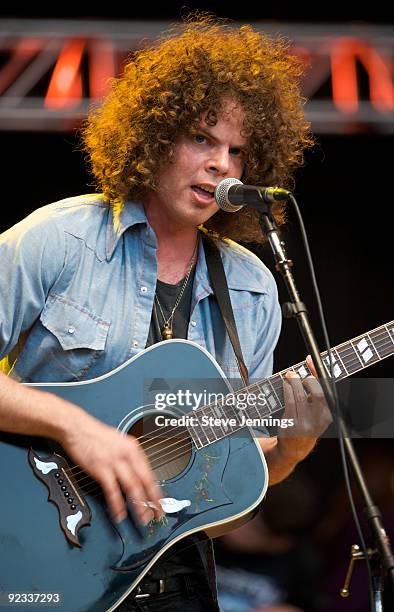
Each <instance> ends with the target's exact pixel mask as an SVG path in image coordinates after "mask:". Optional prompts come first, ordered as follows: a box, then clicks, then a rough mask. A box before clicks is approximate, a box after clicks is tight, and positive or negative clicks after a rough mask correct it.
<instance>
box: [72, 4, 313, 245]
mask: <svg viewBox="0 0 394 612" xmlns="http://www.w3.org/2000/svg"><path fill="white" fill-rule="evenodd" d="M174 34H175V35H174ZM288 47H289V43H288V42H287V41H285V40H283V39H280V38H278V39H271V38H269V37H268V36H265V35H264V34H262V33H260V32H257V31H256V30H254V29H253V28H252V27H251V26H250V25H243V26H241V27H238V28H235V27H233V26H231V25H229V24H227V23H226V22H225V20H221V19H216V18H214V17H213V16H212V15H198V17H197V18H196V17H194V18H192V19H189V20H186V22H185V23H183V24H181V25H177V26H175V30H174V29H172V30H171V31H170V32H169V33H167V34H166V35H165V36H164V35H163V37H162V38H161V39H159V40H158V41H156V43H155V44H154V45H153V46H151V47H149V48H146V49H141V50H138V51H136V52H134V54H133V55H132V57H131V58H130V60H129V61H128V63H127V64H126V66H125V69H124V73H123V75H122V76H121V77H120V78H118V79H114V80H113V82H112V87H111V90H110V92H109V94H108V96H107V98H106V99H105V100H104V102H103V104H102V106H100V107H99V108H98V109H96V110H92V111H91V113H90V114H89V116H88V118H87V119H86V121H85V122H84V124H83V126H82V128H81V134H82V142H83V145H82V146H83V148H84V150H85V152H86V153H87V159H88V163H89V165H90V169H91V171H92V174H93V176H94V178H95V185H96V186H97V187H98V188H99V189H100V190H101V191H102V192H103V194H104V196H105V197H106V198H107V199H108V200H109V201H110V202H115V201H116V202H118V203H119V202H120V203H122V202H124V201H126V200H134V201H136V200H141V199H143V196H144V193H147V191H149V190H156V189H157V184H156V182H155V181H156V177H157V173H158V170H159V167H160V166H161V164H162V163H165V162H166V160H168V158H169V155H170V154H171V148H172V146H173V144H174V142H175V140H176V138H177V137H178V136H179V135H180V134H182V133H187V132H190V130H192V129H193V128H194V127H195V126H196V125H197V123H198V121H199V120H200V119H201V115H202V114H203V113H204V112H208V115H207V116H208V121H209V123H210V124H211V125H214V124H215V123H216V121H217V117H218V114H219V113H220V110H221V108H222V103H223V101H224V100H225V99H229V98H231V99H233V100H235V101H236V102H238V103H240V104H241V106H242V109H243V111H244V114H245V120H244V130H243V135H244V136H246V137H248V138H249V147H248V151H247V156H246V165H245V171H244V173H243V176H242V180H243V181H244V182H246V183H250V184H265V185H281V186H283V187H287V188H291V186H292V173H293V171H294V170H295V169H296V168H297V167H298V166H300V165H301V164H302V163H303V151H304V150H305V148H307V147H309V146H311V145H312V144H313V137H312V135H311V132H310V124H309V123H308V122H307V121H306V119H305V116H304V113H303V109H302V106H303V99H302V97H301V94H300V88H299V78H300V76H301V75H302V73H303V66H302V63H301V62H300V61H299V60H298V59H297V58H296V57H294V56H292V55H290V54H289V53H288ZM273 212H274V215H275V217H276V219H277V221H278V222H279V223H281V222H283V221H284V219H285V210H284V207H283V205H279V204H278V205H275V207H274V209H273ZM205 227H206V228H207V229H209V230H211V231H214V232H216V233H218V234H219V235H221V236H227V237H229V238H232V239H234V240H241V241H246V242H252V241H255V240H261V238H262V233H261V229H260V225H259V221H258V214H257V212H256V211H255V210H252V209H248V208H246V207H245V208H244V209H242V210H241V212H240V213H239V214H237V215H231V214H228V213H225V212H223V211H219V212H218V213H216V214H215V215H214V216H213V217H211V219H209V220H208V222H206V223H205Z"/></svg>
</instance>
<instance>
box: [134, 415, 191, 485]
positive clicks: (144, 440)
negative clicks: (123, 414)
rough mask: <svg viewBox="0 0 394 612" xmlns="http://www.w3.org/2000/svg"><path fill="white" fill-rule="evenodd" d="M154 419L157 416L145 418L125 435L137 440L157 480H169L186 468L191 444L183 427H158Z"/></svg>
mask: <svg viewBox="0 0 394 612" xmlns="http://www.w3.org/2000/svg"><path fill="white" fill-rule="evenodd" d="M166 416H167V415H166ZM156 417H157V414H155V415H148V416H145V417H144V418H143V419H140V420H139V421H137V422H136V423H135V424H134V425H133V427H132V428H131V429H130V430H129V431H128V432H127V433H128V434H129V435H131V436H135V437H136V438H137V439H138V441H139V443H140V444H141V446H142V448H143V450H144V452H145V454H146V455H147V457H148V459H149V461H150V464H151V466H152V469H153V471H154V473H155V475H156V478H157V480H169V479H170V478H174V477H175V476H177V475H178V474H180V473H181V472H183V470H184V469H185V468H186V466H187V464H188V463H189V460H190V457H191V452H192V442H191V438H190V435H189V433H188V431H187V429H186V428H185V427H171V426H168V427H164V426H161V427H158V426H157V424H156V423H155V418H156Z"/></svg>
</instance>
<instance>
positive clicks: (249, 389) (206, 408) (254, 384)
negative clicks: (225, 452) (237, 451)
mask: <svg viewBox="0 0 394 612" xmlns="http://www.w3.org/2000/svg"><path fill="white" fill-rule="evenodd" d="M383 334H384V335H385V336H387V331H382V332H381V333H380V334H379V335H383ZM376 342H377V341H376ZM392 344H393V342H392V341H391V340H390V341H389V342H386V343H385V345H387V346H388V345H392ZM385 345H384V346H385ZM333 350H337V349H333ZM346 350H347V351H348V350H349V351H352V353H354V352H355V350H354V348H350V347H349V349H346ZM375 352H376V355H377V357H378V359H379V360H380V359H383V358H384V357H383V358H380V357H379V355H378V353H377V351H376V349H375ZM387 356H388V355H387ZM343 357H344V354H342V358H343ZM340 358H341V356H340ZM352 363H362V362H361V359H360V358H359V357H354V358H353V359H352V360H350V361H349V362H348V363H347V365H348V366H349V365H350V364H352ZM298 365H299V366H300V367H301V365H304V366H305V365H306V364H305V362H301V364H296V365H295V366H292V368H287V369H285V370H282V371H281V372H278V373H277V374H275V375H273V376H272V377H270V378H269V379H263V380H262V381H260V382H256V383H253V384H251V385H249V386H247V387H245V388H243V389H240V390H238V391H236V392H235V395H237V393H241V392H242V393H244V392H245V391H251V390H252V389H257V390H260V391H261V389H260V385H261V384H263V383H264V382H265V381H266V380H267V381H270V380H272V379H273V378H276V377H280V378H283V373H286V372H287V371H289V370H291V369H293V370H294V369H295V368H296V367H298ZM306 367H307V366H306ZM344 367H345V369H346V370H347V368H346V366H344ZM363 367H364V366H363ZM307 369H308V370H309V368H307ZM278 382H279V381H278ZM270 384H271V386H272V387H273V389H274V391H275V392H276V393H277V391H278V390H280V388H282V381H281V382H280V383H279V389H278V388H277V389H275V386H274V384H275V381H274V382H272V383H270ZM229 394H231V391H229ZM218 406H223V403H221V402H217V403H216V404H207V405H206V406H203V407H202V408H200V409H199V410H198V411H195V412H194V413H193V412H190V414H195V415H197V414H199V413H200V412H202V411H203V410H208V409H210V408H212V407H218ZM251 407H252V406H251ZM270 414H272V412H271V411H270ZM175 429H177V428H176V427H172V428H170V429H169V431H171V430H175ZM162 430H163V428H157V429H156V430H152V431H151V432H148V433H146V434H143V435H141V436H138V437H137V438H136V439H137V440H138V441H139V442H140V444H141V446H142V447H143V446H144V444H145V443H144V442H141V440H142V439H143V438H146V437H151V436H152V434H154V433H155V432H156V431H162ZM223 433H224V432H223ZM75 467H78V466H75ZM75 467H74V468H73V469H75Z"/></svg>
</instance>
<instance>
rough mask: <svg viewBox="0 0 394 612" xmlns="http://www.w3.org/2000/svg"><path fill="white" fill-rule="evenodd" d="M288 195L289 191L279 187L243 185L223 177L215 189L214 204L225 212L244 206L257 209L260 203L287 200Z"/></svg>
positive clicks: (236, 180)
mask: <svg viewBox="0 0 394 612" xmlns="http://www.w3.org/2000/svg"><path fill="white" fill-rule="evenodd" d="M290 195H291V192H290V191H287V189H282V188H281V187H256V186H254V185H244V184H243V183H242V181H239V180H238V179H235V178H226V179H223V181H220V183H219V184H218V186H217V187H216V189H215V200H216V204H217V205H218V206H219V208H221V209H222V210H225V211H226V212H237V210H240V209H241V208H243V207H244V206H252V208H257V209H259V208H261V205H262V204H266V203H271V202H275V201H276V200H287V199H288V198H289V196H290Z"/></svg>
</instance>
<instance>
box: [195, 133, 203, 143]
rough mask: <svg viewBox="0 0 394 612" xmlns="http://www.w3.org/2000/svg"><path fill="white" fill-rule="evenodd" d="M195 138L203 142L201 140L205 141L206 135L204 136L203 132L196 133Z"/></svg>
mask: <svg viewBox="0 0 394 612" xmlns="http://www.w3.org/2000/svg"><path fill="white" fill-rule="evenodd" d="M194 140H195V141H196V142H199V143H201V142H205V140H206V138H205V136H203V135H202V134H195V135H194Z"/></svg>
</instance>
